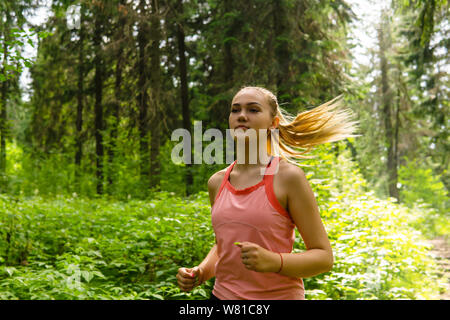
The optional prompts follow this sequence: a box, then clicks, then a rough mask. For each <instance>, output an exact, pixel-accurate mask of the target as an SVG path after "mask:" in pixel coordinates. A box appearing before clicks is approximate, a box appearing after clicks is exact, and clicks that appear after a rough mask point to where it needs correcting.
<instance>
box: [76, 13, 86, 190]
mask: <svg viewBox="0 0 450 320" xmlns="http://www.w3.org/2000/svg"><path fill="white" fill-rule="evenodd" d="M80 16H81V17H80V31H79V32H80V40H79V45H78V49H79V52H78V92H77V102H78V104H77V119H76V137H75V145H76V146H75V189H76V190H77V191H78V192H80V172H81V158H82V157H83V142H82V129H83V97H84V87H83V83H84V50H83V46H84V26H83V24H84V7H83V5H81V11H80Z"/></svg>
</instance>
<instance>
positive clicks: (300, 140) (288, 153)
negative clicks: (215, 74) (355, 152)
mask: <svg viewBox="0 0 450 320" xmlns="http://www.w3.org/2000/svg"><path fill="white" fill-rule="evenodd" d="M244 89H256V90H258V91H260V92H262V93H263V94H264V95H265V96H266V97H267V99H268V102H269V105H270V107H271V109H272V117H275V116H278V117H279V118H280V122H279V125H278V130H279V139H278V140H279V141H278V142H276V141H274V137H272V135H270V131H269V136H270V139H269V140H268V150H269V153H270V154H271V155H274V150H271V148H270V142H271V141H272V144H273V143H278V146H279V153H280V154H279V156H280V157H282V158H284V159H286V160H287V161H288V162H290V163H292V164H295V165H300V163H299V162H298V160H300V159H311V158H314V156H305V155H303V154H305V153H308V152H310V151H311V150H312V148H313V147H314V146H316V145H320V144H324V143H327V142H334V141H339V140H344V139H346V138H350V137H358V136H361V135H358V134H356V135H355V134H353V132H355V131H356V129H357V128H358V127H357V124H358V121H349V119H350V118H351V117H352V116H353V112H352V110H351V109H341V108H340V107H341V105H342V95H340V96H338V97H336V98H334V99H332V100H330V101H328V102H326V103H324V104H322V105H320V106H318V107H316V108H313V109H310V110H306V111H303V112H301V113H299V114H297V116H296V117H293V116H291V115H290V114H288V113H287V112H286V111H285V110H284V109H282V108H280V106H279V105H278V101H277V98H276V96H275V95H274V94H273V93H272V92H270V91H269V90H267V89H265V88H262V87H243V88H242V89H241V90H240V91H242V90H244ZM296 149H306V150H305V151H302V152H300V151H297V150H296Z"/></svg>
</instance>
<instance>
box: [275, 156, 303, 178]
mask: <svg viewBox="0 0 450 320" xmlns="http://www.w3.org/2000/svg"><path fill="white" fill-rule="evenodd" d="M278 176H279V178H280V179H281V180H282V181H283V182H285V183H289V182H290V181H292V180H293V179H294V180H295V179H299V178H303V177H304V176H305V172H304V171H303V169H302V168H301V167H299V166H297V165H295V164H292V163H290V162H288V161H287V160H286V159H283V158H280V161H279V167H278Z"/></svg>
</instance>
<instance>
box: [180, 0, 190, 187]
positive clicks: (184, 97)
mask: <svg viewBox="0 0 450 320" xmlns="http://www.w3.org/2000/svg"><path fill="white" fill-rule="evenodd" d="M178 9H179V14H180V16H182V15H183V3H182V1H181V0H179V1H178ZM177 41H178V57H179V62H180V63H179V68H180V89H181V108H182V114H183V128H184V129H186V130H188V131H189V132H190V133H191V136H192V134H193V130H192V128H191V114H190V109H189V96H188V84H187V66H186V56H185V52H186V46H185V34H184V31H183V26H182V25H181V24H180V23H177ZM192 155H193V152H192V148H191V164H186V175H185V181H186V195H187V196H189V195H190V194H192V191H193V190H192V189H193V172H192V171H193V166H192V162H193V157H192Z"/></svg>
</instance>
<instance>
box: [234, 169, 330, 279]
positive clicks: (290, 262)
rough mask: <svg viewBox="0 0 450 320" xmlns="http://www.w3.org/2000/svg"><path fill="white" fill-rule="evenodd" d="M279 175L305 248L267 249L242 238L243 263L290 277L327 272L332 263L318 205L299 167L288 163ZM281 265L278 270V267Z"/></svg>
mask: <svg viewBox="0 0 450 320" xmlns="http://www.w3.org/2000/svg"><path fill="white" fill-rule="evenodd" d="M279 177H280V179H281V181H282V183H283V185H285V186H286V190H287V193H288V199H287V202H288V208H289V213H290V215H291V217H292V220H294V223H295V225H296V226H297V228H298V230H299V232H300V234H301V236H302V238H303V241H304V243H305V245H306V248H307V250H306V251H305V252H301V253H281V256H282V258H281V257H280V254H279V253H276V252H272V251H269V250H267V249H264V248H262V247H260V246H259V245H257V244H255V243H250V242H242V243H241V244H238V246H239V247H240V248H241V257H242V262H243V263H244V265H245V266H246V267H247V268H248V269H250V270H254V271H258V272H279V273H280V274H282V275H285V276H289V277H293V278H308V277H313V276H316V275H318V274H321V273H324V272H328V271H330V270H331V268H332V266H333V251H332V249H331V245H330V242H329V240H328V235H327V233H326V231H325V228H324V226H323V223H322V220H321V218H320V214H319V208H318V206H317V203H316V199H315V197H314V192H313V191H312V189H311V187H310V185H309V183H308V181H307V179H306V176H305V174H304V172H303V170H302V169H301V168H299V167H294V166H289V169H287V170H286V171H284V172H283V173H282V172H281V171H280V174H279ZM280 268H281V271H280Z"/></svg>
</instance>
